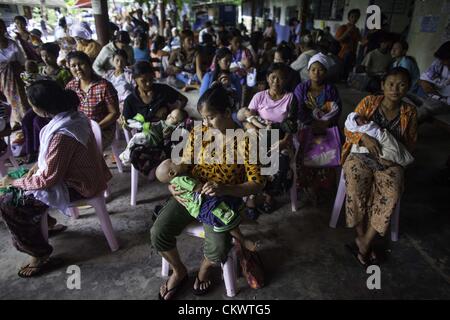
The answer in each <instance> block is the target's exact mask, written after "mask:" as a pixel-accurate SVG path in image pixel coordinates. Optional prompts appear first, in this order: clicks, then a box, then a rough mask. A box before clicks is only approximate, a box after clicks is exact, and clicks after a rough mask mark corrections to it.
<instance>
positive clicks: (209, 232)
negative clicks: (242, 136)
mask: <svg viewBox="0 0 450 320" xmlns="http://www.w3.org/2000/svg"><path fill="white" fill-rule="evenodd" d="M231 107H232V106H231V104H230V99H229V98H228V92H227V91H226V90H225V89H224V88H223V87H222V86H221V85H220V84H218V85H217V86H214V87H212V88H210V89H208V90H207V91H206V92H205V93H204V94H203V96H202V97H201V98H200V100H199V101H198V111H199V112H200V114H201V115H202V118H203V121H204V124H205V125H206V126H201V127H195V128H194V129H193V130H192V131H191V133H190V136H189V140H188V142H187V144H186V147H185V150H184V153H183V158H182V161H181V163H183V164H185V165H188V166H189V172H190V174H192V177H194V178H195V179H198V180H199V181H200V182H201V183H204V185H203V187H202V192H203V193H204V194H206V195H208V196H216V197H224V196H228V197H236V198H242V197H244V196H248V195H250V194H257V193H259V192H261V191H262V188H263V187H264V178H263V177H262V176H261V174H260V168H259V166H258V165H257V164H251V163H250V161H249V148H250V147H252V146H249V145H248V144H247V143H246V141H245V140H241V141H240V143H239V142H238V143H227V144H226V145H225V148H226V147H228V146H233V150H227V149H225V150H224V152H223V155H225V154H227V153H228V152H234V154H235V155H237V153H240V152H244V154H243V155H242V157H243V159H244V164H226V163H225V159H224V158H223V159H222V161H221V162H220V163H214V162H213V161H211V160H212V159H211V158H210V157H211V155H210V151H209V150H210V148H211V141H203V142H202V141H199V139H200V140H201V139H202V138H201V136H202V135H199V134H198V133H199V132H202V133H203V134H205V133H207V132H209V133H211V134H214V135H223V136H224V138H225V132H226V130H227V129H237V128H238V126H237V124H236V123H235V122H234V121H233V119H232V117H231V112H232V111H231ZM214 129H215V130H214ZM211 130H214V131H211ZM223 141H225V139H224V140H223ZM197 143H200V146H201V149H200V152H198V153H197V152H195V153H194V146H195V145H196V144H197ZM222 147H223V145H222ZM253 147H256V146H253ZM222 150H223V149H222ZM236 158H237V157H234V158H233V159H236ZM194 163H195V164H194ZM228 172H233V173H234V174H228ZM169 190H170V191H171V193H172V195H173V196H174V197H173V198H171V199H170V200H169V202H168V203H167V204H166V205H165V206H164V207H163V208H162V209H161V211H160V213H159V215H158V218H157V219H156V221H155V222H154V224H153V227H152V229H151V241H152V245H153V247H154V248H155V249H156V250H157V251H158V252H159V253H160V254H161V255H162V256H163V257H164V258H165V259H166V260H167V261H168V262H169V264H170V265H171V267H172V269H173V273H172V275H171V277H170V278H169V279H168V280H167V281H166V282H165V284H163V285H162V286H161V289H160V293H159V296H160V299H163V300H169V299H173V297H174V295H175V294H176V293H177V292H178V290H179V289H180V288H181V286H182V285H183V284H184V283H185V282H186V280H187V269H186V267H185V265H184V264H183V262H182V261H181V259H180V256H179V254H178V250H177V247H176V237H177V236H178V235H180V234H181V232H182V231H183V229H184V228H185V227H186V226H187V225H188V224H190V223H192V222H194V221H195V218H193V217H192V216H191V215H190V214H189V212H188V211H187V210H186V208H185V206H184V205H183V204H182V203H183V200H182V199H181V198H180V195H181V193H180V192H177V190H175V189H174V188H173V186H170V187H169ZM204 229H205V246H204V258H203V261H202V263H201V265H200V270H199V272H198V275H197V277H196V280H195V283H194V288H193V292H194V294H197V295H202V294H206V293H207V292H208V291H209V289H210V287H211V281H210V276H209V271H210V267H212V266H214V265H220V263H223V262H225V261H226V260H227V257H228V253H229V250H230V249H231V247H232V242H231V239H232V238H231V235H230V233H229V232H221V233H218V232H214V230H213V229H214V228H213V227H212V226H209V225H207V224H204Z"/></svg>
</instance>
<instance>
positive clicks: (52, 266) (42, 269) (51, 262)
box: [17, 257, 63, 278]
mask: <svg viewBox="0 0 450 320" xmlns="http://www.w3.org/2000/svg"><path fill="white" fill-rule="evenodd" d="M62 264H63V260H62V259H60V258H52V257H50V258H48V259H47V260H45V261H44V262H41V263H39V264H38V265H36V266H33V267H32V266H30V264H26V265H25V266H23V267H22V268H20V270H19V272H18V273H17V275H18V276H19V277H21V278H31V277H37V276H40V275H42V274H44V273H47V272H50V271H53V270H56V269H58V268H59V267H60V266H61V265H62ZM26 269H31V270H32V272H31V273H30V274H25V273H24V272H25V270H26Z"/></svg>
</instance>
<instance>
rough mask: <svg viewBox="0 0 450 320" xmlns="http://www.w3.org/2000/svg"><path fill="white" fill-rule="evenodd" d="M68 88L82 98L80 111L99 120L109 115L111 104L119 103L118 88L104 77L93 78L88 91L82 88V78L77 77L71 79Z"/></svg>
mask: <svg viewBox="0 0 450 320" xmlns="http://www.w3.org/2000/svg"><path fill="white" fill-rule="evenodd" d="M66 89H68V90H72V91H75V93H76V94H77V95H78V98H79V99H80V105H79V106H78V111H81V112H83V113H84V114H85V115H86V116H87V117H88V118H89V119H91V120H94V121H97V122H100V121H102V120H103V119H104V118H105V117H106V116H107V114H108V106H109V105H116V106H118V105H119V99H118V98H117V91H116V89H114V86H113V85H112V84H111V83H110V82H109V81H107V80H105V79H102V78H97V79H93V82H92V83H91V86H90V87H89V89H88V91H87V92H84V91H83V90H81V87H80V80H77V79H73V80H72V81H70V82H69V83H68V84H67V85H66Z"/></svg>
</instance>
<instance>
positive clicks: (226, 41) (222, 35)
mask: <svg viewBox="0 0 450 320" xmlns="http://www.w3.org/2000/svg"><path fill="white" fill-rule="evenodd" d="M218 39H219V42H220V43H221V44H222V45H223V46H225V47H228V46H229V45H230V37H229V33H228V32H227V31H222V32H219V33H218Z"/></svg>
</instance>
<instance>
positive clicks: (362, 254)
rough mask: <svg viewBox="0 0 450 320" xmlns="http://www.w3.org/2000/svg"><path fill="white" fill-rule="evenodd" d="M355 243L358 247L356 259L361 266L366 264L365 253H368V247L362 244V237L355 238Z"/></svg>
mask: <svg viewBox="0 0 450 320" xmlns="http://www.w3.org/2000/svg"><path fill="white" fill-rule="evenodd" d="M355 243H356V245H357V246H358V250H359V253H358V259H359V261H361V263H362V264H366V263H367V252H368V251H369V245H368V244H367V243H365V242H364V240H363V239H362V237H357V238H355Z"/></svg>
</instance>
